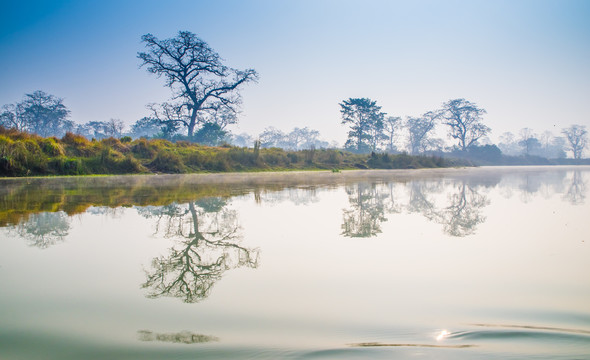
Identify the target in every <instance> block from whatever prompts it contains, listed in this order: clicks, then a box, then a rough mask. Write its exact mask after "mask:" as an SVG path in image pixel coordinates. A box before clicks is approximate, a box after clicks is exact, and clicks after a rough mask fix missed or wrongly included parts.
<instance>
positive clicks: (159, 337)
mask: <svg viewBox="0 0 590 360" xmlns="http://www.w3.org/2000/svg"><path fill="white" fill-rule="evenodd" d="M137 337H138V338H139V340H140V341H160V342H168V343H183V344H202V343H207V342H212V341H219V339H218V338H216V337H215V336H210V335H203V334H195V333H192V332H190V331H181V332H178V333H155V332H153V331H150V330H139V331H138V332H137Z"/></svg>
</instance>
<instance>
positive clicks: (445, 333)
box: [436, 330, 451, 341]
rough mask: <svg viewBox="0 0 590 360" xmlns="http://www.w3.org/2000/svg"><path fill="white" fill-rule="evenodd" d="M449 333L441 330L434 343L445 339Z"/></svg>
mask: <svg viewBox="0 0 590 360" xmlns="http://www.w3.org/2000/svg"><path fill="white" fill-rule="evenodd" d="M450 334H451V333H450V332H448V331H446V330H443V331H441V332H440V334H438V336H437V337H436V341H441V340H442V339H444V338H445V337H447V336H449V335H450Z"/></svg>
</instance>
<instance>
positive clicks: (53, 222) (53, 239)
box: [12, 211, 70, 249]
mask: <svg viewBox="0 0 590 360" xmlns="http://www.w3.org/2000/svg"><path fill="white" fill-rule="evenodd" d="M12 230H13V231H15V232H16V234H18V236H20V237H21V238H23V239H24V240H25V241H26V242H27V245H29V246H33V247H37V248H40V249H46V248H48V247H50V246H52V245H55V244H57V243H60V242H63V241H64V239H65V237H66V236H67V235H68V232H69V231H70V217H69V216H68V215H67V214H66V213H65V212H63V211H58V212H42V213H38V214H30V215H29V217H28V219H27V220H26V221H21V222H20V223H19V224H18V225H17V226H16V227H14V228H13V229H12Z"/></svg>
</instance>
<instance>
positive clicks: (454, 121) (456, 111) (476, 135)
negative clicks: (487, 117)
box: [439, 99, 491, 151]
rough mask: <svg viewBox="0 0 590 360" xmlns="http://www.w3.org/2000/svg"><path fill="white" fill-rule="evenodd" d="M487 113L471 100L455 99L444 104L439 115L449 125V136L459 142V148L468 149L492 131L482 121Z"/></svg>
mask: <svg viewBox="0 0 590 360" xmlns="http://www.w3.org/2000/svg"><path fill="white" fill-rule="evenodd" d="M485 113H486V111H485V110H484V109H481V108H479V107H477V105H475V104H474V103H472V102H470V101H467V100H465V99H454V100H449V101H447V102H446V103H444V104H443V107H442V109H441V110H440V112H439V116H440V118H441V119H442V123H443V124H445V125H447V126H449V136H450V137H451V138H453V139H455V140H457V141H458V142H459V143H458V145H459V149H460V150H461V151H466V150H467V148H469V147H470V146H471V145H473V144H475V143H476V142H477V140H479V139H480V138H482V137H484V136H486V135H487V134H488V133H489V132H490V131H491V129H490V128H489V127H487V126H486V125H484V124H483V123H482V122H481V116H482V115H483V114H485Z"/></svg>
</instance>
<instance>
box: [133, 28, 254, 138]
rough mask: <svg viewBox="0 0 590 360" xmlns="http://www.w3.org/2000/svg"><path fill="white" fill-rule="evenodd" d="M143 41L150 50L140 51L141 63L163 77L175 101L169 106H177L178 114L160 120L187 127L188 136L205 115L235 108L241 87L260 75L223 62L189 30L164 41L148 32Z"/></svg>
mask: <svg viewBox="0 0 590 360" xmlns="http://www.w3.org/2000/svg"><path fill="white" fill-rule="evenodd" d="M141 40H142V41H143V42H144V44H145V46H146V47H147V52H140V53H138V54H137V57H138V58H139V59H141V60H142V64H141V66H146V67H147V70H148V72H150V73H152V74H156V75H157V76H158V77H164V79H165V81H166V86H167V87H169V88H170V89H171V90H172V92H173V97H172V99H173V102H174V103H173V104H171V105H170V106H171V107H174V108H175V113H176V114H175V116H164V117H162V118H160V117H158V119H160V120H161V121H163V122H164V121H165V122H174V123H178V125H180V126H183V127H186V128H187V133H188V136H193V134H194V132H195V128H196V126H197V125H198V123H199V121H200V117H203V114H207V113H209V114H210V113H211V112H213V113H215V112H217V111H220V110H222V109H225V110H227V111H236V108H237V106H238V105H239V104H240V96H239V94H238V93H237V89H238V87H239V86H241V85H242V84H245V83H248V82H251V81H256V80H257V78H258V74H257V73H256V71H255V70H254V69H246V70H237V69H233V68H229V67H227V66H225V65H223V64H222V62H221V60H222V59H221V58H220V57H219V55H218V54H217V53H216V52H215V51H214V50H213V49H211V48H210V47H209V45H208V44H207V43H206V42H205V41H203V40H201V39H199V38H198V37H197V36H196V35H195V34H193V33H191V32H188V31H180V32H179V33H178V35H177V36H176V37H174V38H170V39H164V40H159V39H158V38H156V37H155V36H154V35H152V34H146V35H143V36H142V37H141ZM156 115H157V114H156Z"/></svg>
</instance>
